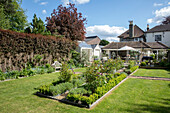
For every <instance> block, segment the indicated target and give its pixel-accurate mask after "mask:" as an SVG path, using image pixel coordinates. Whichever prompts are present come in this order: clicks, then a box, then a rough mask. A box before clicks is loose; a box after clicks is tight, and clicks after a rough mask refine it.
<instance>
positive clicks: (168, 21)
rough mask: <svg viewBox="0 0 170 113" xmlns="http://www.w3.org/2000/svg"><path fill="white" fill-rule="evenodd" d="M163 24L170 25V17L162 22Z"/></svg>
mask: <svg viewBox="0 0 170 113" xmlns="http://www.w3.org/2000/svg"><path fill="white" fill-rule="evenodd" d="M162 24H164V25H165V24H170V16H167V17H165V20H164V21H162Z"/></svg>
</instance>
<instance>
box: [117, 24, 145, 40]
mask: <svg viewBox="0 0 170 113" xmlns="http://www.w3.org/2000/svg"><path fill="white" fill-rule="evenodd" d="M129 22H130V24H129V29H128V30H127V31H125V32H124V33H122V34H121V35H120V36H118V38H120V42H129V41H144V42H145V41H146V39H145V32H144V31H143V30H142V29H141V28H139V27H138V26H137V25H133V21H129Z"/></svg>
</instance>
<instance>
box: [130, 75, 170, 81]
mask: <svg viewBox="0 0 170 113" xmlns="http://www.w3.org/2000/svg"><path fill="white" fill-rule="evenodd" d="M129 78H139V79H149V80H166V81H170V78H161V77H146V76H132V75H131V76H129Z"/></svg>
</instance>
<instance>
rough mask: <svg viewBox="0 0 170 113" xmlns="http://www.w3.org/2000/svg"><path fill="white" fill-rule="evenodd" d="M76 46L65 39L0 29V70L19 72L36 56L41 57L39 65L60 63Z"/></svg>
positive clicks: (75, 43)
mask: <svg viewBox="0 0 170 113" xmlns="http://www.w3.org/2000/svg"><path fill="white" fill-rule="evenodd" d="M76 45H77V42H74V41H71V40H69V39H66V38H57V37H54V36H43V35H40V34H27V33H18V32H15V31H10V30H2V29H0V69H1V70H2V71H3V72H5V71H7V70H20V69H22V68H24V67H25V64H26V63H27V62H31V61H33V58H34V57H35V56H36V55H38V54H39V55H41V56H42V60H41V64H46V63H49V64H51V63H52V62H53V60H54V59H57V60H58V61H61V60H62V59H63V58H68V54H69V53H70V51H71V50H72V49H75V48H76Z"/></svg>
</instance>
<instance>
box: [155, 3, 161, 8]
mask: <svg viewBox="0 0 170 113" xmlns="http://www.w3.org/2000/svg"><path fill="white" fill-rule="evenodd" d="M162 5H163V4H162V3H154V4H153V6H155V7H157V6H162Z"/></svg>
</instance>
